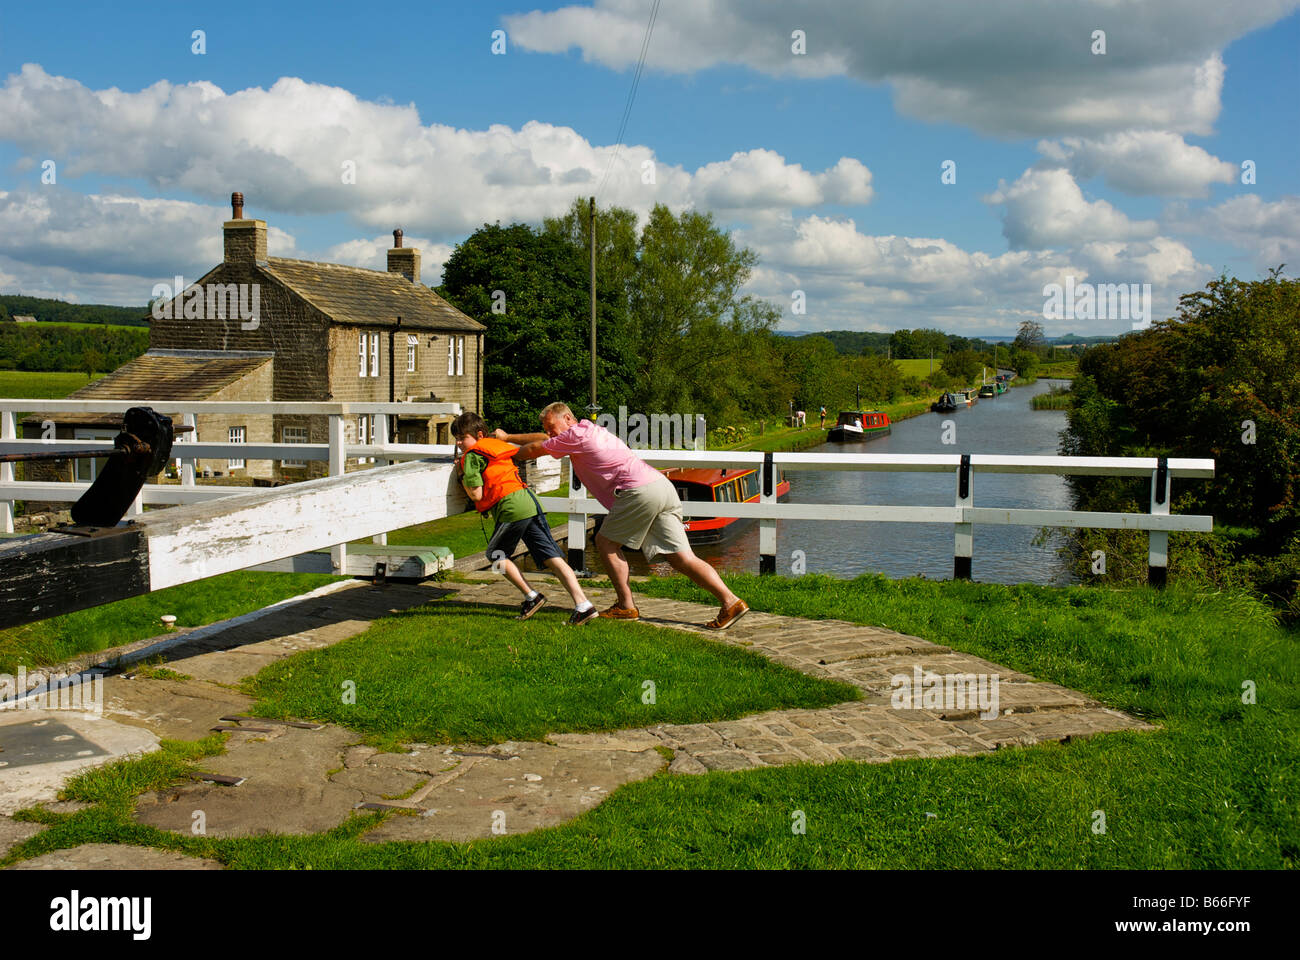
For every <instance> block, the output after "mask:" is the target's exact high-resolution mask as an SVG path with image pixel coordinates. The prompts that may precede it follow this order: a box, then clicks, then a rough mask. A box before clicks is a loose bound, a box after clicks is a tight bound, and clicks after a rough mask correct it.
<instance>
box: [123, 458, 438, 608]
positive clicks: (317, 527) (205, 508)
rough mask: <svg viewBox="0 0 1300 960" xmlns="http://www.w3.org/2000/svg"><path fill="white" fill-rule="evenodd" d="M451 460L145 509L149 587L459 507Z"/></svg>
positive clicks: (312, 547)
mask: <svg viewBox="0 0 1300 960" xmlns="http://www.w3.org/2000/svg"><path fill="white" fill-rule="evenodd" d="M463 504H464V497H463V496H461V495H460V494H459V492H458V491H457V490H456V478H455V468H454V466H453V465H452V464H451V463H438V462H434V461H428V460H417V461H414V462H411V463H401V464H395V465H394V466H391V467H375V468H373V469H370V470H362V471H358V472H356V473H349V474H346V475H344V476H339V477H323V478H321V479H318V480H307V481H304V482H302V483H295V484H292V485H290V486H287V487H279V488H275V489H270V490H258V491H256V492H253V493H248V494H245V495H243V496H236V497H226V498H223V499H221V500H214V501H212V502H210V503H199V504H193V505H190V506H185V507H175V508H173V509H171V510H160V511H157V512H155V513H148V514H145V515H144V516H143V517H141V518H140V520H139V522H138V526H139V527H140V529H141V531H142V532H143V534H144V536H145V537H146V539H147V541H148V544H149V570H150V576H149V582H150V584H151V588H152V589H154V590H157V589H160V588H162V587H166V586H173V585H175V584H178V583H188V582H190V581H192V580H201V579H203V578H205V577H211V576H215V575H216V574H219V573H228V572H230V571H231V570H242V569H244V568H245V567H250V566H254V565H256V564H259V563H266V562H268V561H271V560H279V559H281V558H284V557H292V556H294V555H295V554H300V553H308V552H310V551H312V550H315V549H317V548H320V547H327V546H330V545H332V544H339V543H347V542H348V541H349V540H359V539H361V538H363V537H368V536H373V535H374V534H376V533H382V532H384V531H387V530H396V529H398V528H400V527H405V526H411V525H413V524H417V523H424V522H425V521H427V520H433V519H437V518H439V517H445V516H447V513H448V511H449V510H450V509H455V510H459V509H460V508H461V507H462V506H463Z"/></svg>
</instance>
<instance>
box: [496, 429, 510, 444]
mask: <svg viewBox="0 0 1300 960" xmlns="http://www.w3.org/2000/svg"><path fill="white" fill-rule="evenodd" d="M492 436H494V437H496V438H497V439H498V440H506V441H509V439H510V434H508V433H506V432H505V431H504V430H502V429H501V428H500V427H497V428H496V429H495V430H493V431H492Z"/></svg>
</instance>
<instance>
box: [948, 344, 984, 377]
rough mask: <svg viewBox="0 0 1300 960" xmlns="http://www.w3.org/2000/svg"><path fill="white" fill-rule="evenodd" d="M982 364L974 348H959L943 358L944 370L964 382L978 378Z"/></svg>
mask: <svg viewBox="0 0 1300 960" xmlns="http://www.w3.org/2000/svg"><path fill="white" fill-rule="evenodd" d="M982 366H983V363H982V362H981V360H980V356H979V354H977V353H976V352H975V351H974V350H958V351H957V352H956V353H950V354H948V355H947V356H946V357H944V358H943V369H944V372H945V373H947V374H948V375H949V376H951V377H953V378H954V379H955V380H956V381H957V382H958V383H962V384H966V383H970V382H971V381H972V380H974V379H975V378H977V377H978V376H979V375H980V367H982Z"/></svg>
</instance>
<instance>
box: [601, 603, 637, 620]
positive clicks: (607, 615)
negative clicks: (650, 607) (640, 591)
mask: <svg viewBox="0 0 1300 960" xmlns="http://www.w3.org/2000/svg"><path fill="white" fill-rule="evenodd" d="M600 615H601V616H602V617H603V618H604V619H606V620H640V619H641V611H640V610H638V609H637V608H636V607H631V608H628V607H620V606H619V605H618V604H617V603H616V604H614V605H613V606H612V607H610V608H609V609H608V610H602V611H600Z"/></svg>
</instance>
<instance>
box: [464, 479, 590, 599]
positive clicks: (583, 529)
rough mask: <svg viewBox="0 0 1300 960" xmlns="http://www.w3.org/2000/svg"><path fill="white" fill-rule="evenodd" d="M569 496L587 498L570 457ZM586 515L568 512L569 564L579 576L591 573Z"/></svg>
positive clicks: (586, 575)
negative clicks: (588, 560) (588, 557)
mask: <svg viewBox="0 0 1300 960" xmlns="http://www.w3.org/2000/svg"><path fill="white" fill-rule="evenodd" d="M569 497H570V498H571V499H577V500H586V499H587V488H586V487H585V486H583V483H582V481H581V480H579V479H578V472H577V471H576V470H574V469H573V460H572V459H570V460H569ZM587 517H588V514H586V513H571V514H569V538H568V549H569V566H571V567H572V568H573V571H574V573H576V574H578V576H581V577H590V576H591V575H592V573H591V571H590V570H588V569H587ZM488 559H491V557H489V558H488Z"/></svg>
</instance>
